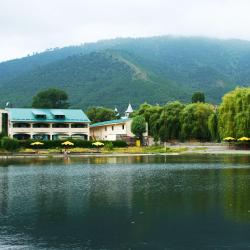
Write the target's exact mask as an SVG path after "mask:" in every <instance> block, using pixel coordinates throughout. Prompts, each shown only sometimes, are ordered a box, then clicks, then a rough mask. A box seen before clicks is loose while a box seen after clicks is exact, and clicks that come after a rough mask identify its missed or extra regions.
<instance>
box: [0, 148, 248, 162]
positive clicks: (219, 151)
mask: <svg viewBox="0 0 250 250" xmlns="http://www.w3.org/2000/svg"><path fill="white" fill-rule="evenodd" d="M175 148H176V147H175ZM197 154H199V155H245V156H248V155H249V156H250V150H235V149H222V148H215V147H211V146H210V147H209V148H205V149H203V148H201V149H199V148H198V147H196V148H195V150H194V149H193V148H192V147H189V148H188V150H187V151H184V152H173V153H171V152H169V153H168V152H166V153H154V152H152V153H150V152H148V153H119V152H113V153H112V152H110V153H101V152H99V153H70V154H68V155H67V156H65V155H64V154H58V153H48V154H39V153H38V154H30V153H13V154H8V153H7V154H1V155H0V160H3V159H11V158H14V159H15V158H71V157H73V158H77V157H79V158H80V157H83V158H84V157H131V156H159V155H162V156H176V155H197Z"/></svg>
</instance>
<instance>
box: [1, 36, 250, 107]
mask: <svg viewBox="0 0 250 250" xmlns="http://www.w3.org/2000/svg"><path fill="white" fill-rule="evenodd" d="M249 83H250V42H246V41H239V40H216V39H207V38H176V37H152V38H140V39H129V38H128V39H114V40H107V41H101V42H97V43H93V44H86V45H82V46H72V47H65V48H62V49H54V50H48V51H46V52H44V53H40V54H35V55H32V56H29V57H25V58H21V59H16V60H12V61H7V62H3V63H0V87H1V92H0V105H1V106H4V104H5V103H6V102H7V101H10V102H11V103H12V104H13V105H14V106H16V107H20V106H29V105H30V104H31V99H32V96H33V95H35V94H36V93H37V92H38V91H40V90H43V89H47V88H49V87H57V88H62V89H64V90H66V91H67V92H68V94H69V96H70V103H71V104H72V107H80V108H84V109H86V107H88V106H92V105H95V106H96V105H103V106H108V107H114V106H115V105H117V106H119V107H125V106H126V105H127V103H128V101H129V100H130V101H131V103H132V104H134V105H139V104H140V103H142V102H145V101H147V102H149V103H152V104H155V103H159V104H164V103H166V102H167V101H170V100H176V99H178V100H181V101H184V102H188V101H189V100H190V98H191V95H192V93H193V92H194V91H203V92H205V95H206V97H207V100H208V101H211V102H214V103H218V102H220V98H221V96H222V95H223V94H224V93H225V92H227V91H229V90H231V89H233V88H234V87H235V86H250V84H249Z"/></svg>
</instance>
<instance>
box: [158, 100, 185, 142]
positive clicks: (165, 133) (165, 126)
mask: <svg viewBox="0 0 250 250" xmlns="http://www.w3.org/2000/svg"><path fill="white" fill-rule="evenodd" d="M184 107H185V105H184V104H182V103H180V102H178V101H175V102H170V103H167V104H166V105H165V106H164V107H163V110H162V113H161V117H160V122H159V123H160V129H159V135H160V139H161V141H168V140H174V139H179V138H180V130H181V122H180V113H181V111H182V110H183V109H184Z"/></svg>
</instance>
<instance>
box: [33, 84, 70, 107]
mask: <svg viewBox="0 0 250 250" xmlns="http://www.w3.org/2000/svg"><path fill="white" fill-rule="evenodd" d="M32 107H33V108H54V109H59V108H61V109H66V108H68V107H69V103H68V95H67V93H66V92H65V91H63V90H61V89H52V88H50V89H48V90H44V91H41V92H39V93H38V94H37V95H36V96H34V97H33V102H32Z"/></svg>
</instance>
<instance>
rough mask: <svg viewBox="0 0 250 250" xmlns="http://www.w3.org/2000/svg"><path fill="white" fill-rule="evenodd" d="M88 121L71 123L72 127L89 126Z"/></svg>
mask: <svg viewBox="0 0 250 250" xmlns="http://www.w3.org/2000/svg"><path fill="white" fill-rule="evenodd" d="M87 127H88V124H87V123H73V124H71V128H87Z"/></svg>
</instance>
